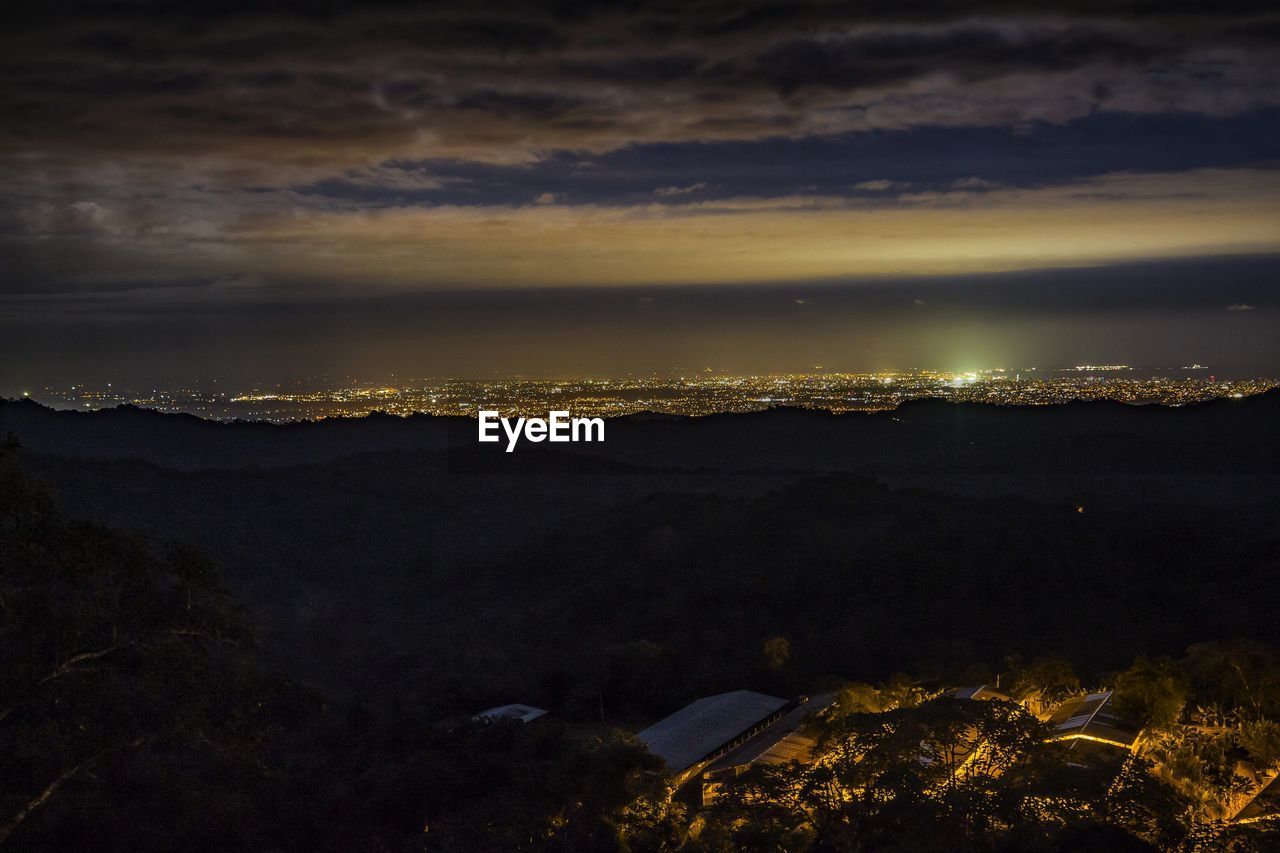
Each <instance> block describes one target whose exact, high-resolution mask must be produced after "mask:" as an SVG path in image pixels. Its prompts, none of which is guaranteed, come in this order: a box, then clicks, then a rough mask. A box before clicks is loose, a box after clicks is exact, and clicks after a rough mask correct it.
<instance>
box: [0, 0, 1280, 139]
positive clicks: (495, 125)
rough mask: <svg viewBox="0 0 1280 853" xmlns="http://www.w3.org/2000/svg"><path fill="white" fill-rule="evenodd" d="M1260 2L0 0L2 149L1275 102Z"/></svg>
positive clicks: (748, 125)
mask: <svg viewBox="0 0 1280 853" xmlns="http://www.w3.org/2000/svg"><path fill="white" fill-rule="evenodd" d="M1271 5H1272V4H1264V3H1227V4H1210V3H1194V2H1192V3H1173V4H1163V3H1162V4H1156V3H1149V4H1146V3H1102V2H1098V3H1088V2H1061V3H1051V2H1048V3H1035V4H1016V3H996V2H985V3H952V2H940V0H939V2H912V3H896V2H894V3H890V2H880V3H869V4H868V3H825V2H823V3H750V2H747V3H728V2H689V3H657V4H630V3H561V4H555V3H553V4H517V3H491V4H483V5H482V6H481V5H477V4H474V3H462V2H444V3H436V4H431V5H429V6H423V5H420V4H398V3H368V4H366V3H358V4H357V3H351V4H343V3H325V4H309V3H281V2H276V3H272V2H266V3H253V4H241V3H226V4H223V3H210V4H199V3H197V4H194V5H193V4H181V5H174V4H168V3H159V2H153V3H147V2H133V3H130V2H124V3H120V2H112V3H34V2H29V3H10V4H8V5H7V6H6V7H5V12H4V15H3V18H2V19H0V56H3V59H0V117H3V118H4V119H5V120H4V121H3V123H2V124H0V152H5V151H7V152H13V153H16V152H23V153H31V152H33V151H47V150H50V149H57V150H73V151H74V150H78V149H79V148H80V147H81V146H82V145H83V143H84V139H85V136H86V135H87V134H92V136H93V138H94V144H95V148H96V149H98V150H100V151H101V152H102V153H103V154H104V156H105V155H108V154H116V155H123V154H127V153H129V152H148V153H153V152H154V151H156V150H163V149H168V150H176V151H180V152H187V153H190V152H198V151H202V150H206V151H217V152H219V153H223V154H226V153H235V152H242V153H243V154H244V156H247V157H253V158H272V157H290V158H294V159H307V158H310V159H314V158H317V157H332V158H334V159H335V160H343V159H348V160H349V159H352V158H365V159H367V158H370V157H373V158H385V157H388V156H395V155H398V154H412V153H418V154H422V153H436V154H462V153H465V152H467V151H471V152H473V154H474V156H478V157H484V158H487V159H511V158H514V157H517V156H520V157H524V158H527V157H528V156H530V152H534V153H535V154H536V152H537V151H538V150H545V149H590V150H595V151H602V150H609V149H612V148H617V147H621V146H624V145H626V144H628V143H636V142H655V141H688V140H697V139H703V138H721V139H723V138H747V139H753V138H759V137H762V136H769V135H775V134H785V135H791V136H802V135H808V134H813V133H827V132H842V131H850V130H861V129H865V128H867V127H888V126H902V127H909V126H918V125H930V124H933V125H956V124H969V125H983V124H988V125H991V124H1000V125H1005V126H1013V125H1015V124H1017V123H1018V122H1019V121H1024V120H1037V119H1048V120H1061V121H1066V120H1069V119H1071V118H1075V117H1079V116H1080V115H1082V114H1087V112H1088V110H1089V109H1091V108H1092V106H1093V105H1095V104H1096V103H1098V102H1101V101H1104V100H1105V101H1110V100H1111V99H1112V96H1113V95H1114V94H1115V93H1117V92H1123V93H1125V94H1126V95H1127V100H1126V101H1125V102H1124V103H1122V104H1120V105H1119V107H1118V108H1120V109H1129V110H1135V109H1136V110H1147V111H1152V112H1164V111H1169V110H1171V109H1183V110H1189V111H1192V112H1197V111H1208V110H1218V111H1225V112H1232V111H1239V110H1241V109H1247V108H1251V107H1256V106H1259V105H1260V104H1266V103H1273V102H1275V100H1276V99H1277V98H1280V95H1277V94H1276V92H1275V86H1274V83H1275V80H1276V76H1277V68H1278V67H1280V62H1278V61H1277V59H1276V51H1275V48H1276V45H1277V38H1276V30H1277V25H1276V18H1277V15H1276V14H1275V13H1274V9H1273V8H1271ZM1157 66H1158V67H1157ZM1086 69H1092V70H1093V71H1094V72H1096V73H1092V74H1077V72H1081V71H1082V70H1086ZM1153 75H1155V76H1154V77H1153ZM1161 75H1163V79H1160V78H1161ZM1002 81H1016V85H1015V84H1013V83H1012V82H1011V83H1010V84H1009V85H1008V86H1002V85H1001V84H1002ZM979 83H981V84H985V86H986V88H982V87H977V88H974V87H975V86H976V84H979ZM1170 86H1178V87H1183V88H1184V89H1185V90H1186V91H1184V92H1183V93H1182V95H1181V96H1180V100H1176V102H1174V103H1170V95H1169V92H1168V87H1170ZM1223 86H1227V87H1230V88H1231V89H1232V90H1233V92H1234V97H1233V98H1232V99H1223V98H1221V97H1218V98H1214V97H1211V96H1212V95H1213V94H1215V90H1216V88H1219V87H1223ZM965 87H969V88H968V89H966V88H965ZM1197 92H1199V97H1197ZM1219 94H1220V93H1219ZM800 96H803V97H800ZM885 101H892V102H893V103H892V104H891V105H889V106H887V107H885V108H881V109H878V110H877V109H875V105H876V104H879V103H883V102H885ZM1215 104H1216V106H1215ZM459 108H462V109H465V110H467V111H468V113H469V114H468V115H467V116H464V117H459V116H457V110H458V109H459ZM281 139H294V140H298V141H300V142H309V143H310V147H309V148H308V149H307V150H305V151H301V152H300V151H298V150H297V149H293V148H290V149H287V150H281V149H280V147H279V146H278V145H277V144H276V143H277V142H278V141H279V140H281Z"/></svg>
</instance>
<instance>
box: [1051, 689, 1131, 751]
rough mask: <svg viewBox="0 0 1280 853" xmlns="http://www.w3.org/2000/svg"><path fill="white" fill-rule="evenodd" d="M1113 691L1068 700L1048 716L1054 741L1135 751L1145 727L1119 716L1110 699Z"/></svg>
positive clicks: (1070, 746) (1072, 744) (1070, 745)
mask: <svg viewBox="0 0 1280 853" xmlns="http://www.w3.org/2000/svg"><path fill="white" fill-rule="evenodd" d="M1111 699H1112V691H1110V690H1104V691H1102V692H1101V693H1090V694H1089V695H1087V696H1085V697H1083V698H1079V699H1073V700H1068V701H1067V702H1064V703H1063V705H1062V707H1060V708H1059V709H1058V710H1057V711H1055V712H1054V714H1053V716H1052V717H1050V718H1049V725H1050V726H1052V728H1053V733H1052V734H1051V735H1050V736H1049V740H1050V741H1051V742H1055V741H1056V742H1066V743H1067V745H1068V747H1069V748H1073V747H1074V746H1075V745H1076V744H1075V743H1074V742H1078V741H1088V742H1093V743H1101V744H1106V745H1108V746H1115V747H1120V748H1121V749H1126V750H1129V751H1132V750H1134V749H1135V748H1136V746H1137V743H1138V737H1139V736H1140V735H1141V734H1142V730H1141V729H1140V728H1139V727H1137V726H1135V725H1133V724H1132V723H1130V722H1128V721H1127V720H1124V719H1122V718H1121V717H1119V716H1118V715H1117V714H1116V712H1115V708H1114V707H1113V705H1112V702H1111Z"/></svg>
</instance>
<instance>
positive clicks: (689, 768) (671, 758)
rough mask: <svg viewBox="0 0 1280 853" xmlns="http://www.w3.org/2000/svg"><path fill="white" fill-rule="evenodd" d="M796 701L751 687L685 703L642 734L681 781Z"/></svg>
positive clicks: (778, 715) (676, 778) (680, 782)
mask: <svg viewBox="0 0 1280 853" xmlns="http://www.w3.org/2000/svg"><path fill="white" fill-rule="evenodd" d="M790 704H791V703H789V702H788V701H787V700H786V699H779V698H778V697H776V696H767V695H765V694H763V693H755V692H753V691H751V690H735V691H733V692H732V693H720V694H717V695H715V696H706V697H704V698H702V699H699V700H697V701H696V702H692V703H690V704H688V705H686V706H684V707H683V708H681V709H680V710H679V711H676V712H675V713H674V714H672V715H671V716H669V717H665V718H663V719H661V720H659V721H658V722H656V723H654V724H653V725H652V726H649V728H647V729H645V730H644V731H642V732H639V733H638V734H637V735H636V737H637V738H639V739H640V741H642V742H643V743H644V745H645V746H647V747H648V748H649V751H650V752H652V753H653V754H654V755H656V756H658V757H659V758H661V759H662V760H663V761H664V762H666V765H667V771H668V772H669V773H670V774H671V778H672V780H673V782H674V783H675V785H676V787H679V786H680V785H682V784H684V783H685V782H686V781H688V780H689V779H690V778H692V777H693V776H694V775H695V774H696V773H698V772H699V771H701V770H702V769H703V768H704V767H706V766H707V764H708V763H709V762H711V761H713V760H715V759H716V758H719V757H720V756H722V755H724V754H725V753H727V752H729V751H730V750H732V749H734V748H736V747H738V746H739V745H741V744H742V743H744V742H745V741H746V740H747V739H749V738H750V737H751V736H752V735H755V734H756V733H758V732H760V731H761V730H763V729H764V728H765V727H766V726H768V725H769V724H771V723H773V722H775V721H776V720H778V719H779V718H780V717H781V716H782V715H783V713H784V711H785V710H786V709H787V706H788V705H790Z"/></svg>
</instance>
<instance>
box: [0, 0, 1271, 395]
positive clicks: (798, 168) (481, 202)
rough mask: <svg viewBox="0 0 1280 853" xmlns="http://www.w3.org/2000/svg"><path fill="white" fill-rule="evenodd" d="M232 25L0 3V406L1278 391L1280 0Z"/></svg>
mask: <svg viewBox="0 0 1280 853" xmlns="http://www.w3.org/2000/svg"><path fill="white" fill-rule="evenodd" d="M237 5H238V4H234V3H207V4H171V3H159V2H153V3H149V2H113V3H58V2H47V3H36V2H31V3H22V2H18V3H8V4H5V6H4V8H3V11H0V364H3V367H0V393H9V394H12V393H15V391H16V390H17V389H18V388H19V386H23V387H25V386H27V385H30V384H32V383H36V384H40V383H59V382H67V381H76V379H77V378H79V379H81V380H82V381H110V380H111V378H112V377H114V378H115V379H116V380H118V381H121V382H135V383H144V382H161V381H165V382H168V381H178V380H181V379H184V378H194V377H196V376H202V377H207V376H213V375H224V376H228V377H232V378H235V379H238V380H244V381H249V380H252V381H266V380H271V381H275V380H278V379H283V378H291V377H294V376H298V375H306V374H310V373H318V372H337V373H342V372H352V373H359V374H361V375H387V374H390V373H399V374H404V375H445V374H448V375H490V374H492V373H494V372H498V373H533V374H553V373H579V374H591V375H599V374H611V373H612V374H616V373H619V372H627V371H635V372H648V371H666V370H671V369H684V368H689V367H703V366H712V367H715V368H717V369H727V370H741V371H768V370H803V369H808V368H811V367H812V366H813V365H815V364H822V365H824V366H827V367H838V368H849V369H856V368H874V367H909V366H930V367H942V368H964V369H970V368H976V367H983V366H999V365H1017V364H1024V365H1029V364H1035V363H1041V362H1055V363H1075V362H1077V361H1079V360H1109V361H1122V362H1128V363H1136V364H1166V363H1172V362H1179V363H1181V362H1185V361H1190V360H1198V361H1201V362H1209V363H1211V364H1213V365H1215V366H1217V365H1221V366H1222V367H1223V368H1224V369H1230V370H1234V371H1237V372H1267V371H1270V372H1272V373H1275V372H1280V343H1278V342H1277V341H1278V339H1280V322H1278V321H1277V319H1276V311H1277V307H1278V306H1277V302H1276V297H1275V293H1276V287H1277V274H1278V273H1280V255H1278V254H1277V253H1280V13H1277V11H1276V8H1275V5H1274V3H1267V2H1248V0H1242V2H1228V3H1223V2H1214V3H1209V2H1203V3H1202V2H1160V3H1157V2H1125V0H1115V2H1104V0H1095V1H1094V2H1086V1H1085V0H1080V2H1061V3H1054V2H1041V3H1035V4H1027V3H1011V2H980V3H961V2H942V0H935V2H929V0H923V2H910V3H899V2H871V3H865V2H863V3H836V2H809V3H805V2H797V3H786V4H771V3H751V2H745V3H744V2H736V3H730V2H719V0H707V2H697V0H693V2H671V3H656V4H644V5H643V6H641V5H640V4H628V3H587V2H565V3H547V4H536V3H511V4H504V3H474V2H472V3H462V2H443V3H436V4H397V3H358V4H357V3H351V4H343V3H340V2H339V3H322V4H306V3H273V2H269V1H268V2H255V3H252V4H244V5H243V6H241V7H237ZM179 6H181V7H182V8H183V9H184V10H185V11H183V12H181V13H178V12H176V11H175V9H177V8H178V7H179ZM316 10H319V11H316Z"/></svg>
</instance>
